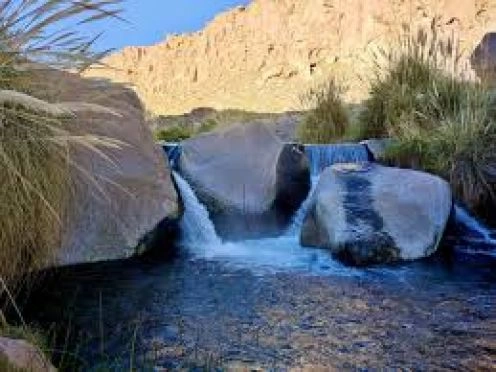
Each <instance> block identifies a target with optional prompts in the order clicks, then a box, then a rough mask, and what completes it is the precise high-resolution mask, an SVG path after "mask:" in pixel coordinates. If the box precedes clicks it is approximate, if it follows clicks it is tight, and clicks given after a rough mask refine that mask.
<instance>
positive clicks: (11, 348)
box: [0, 337, 56, 372]
mask: <svg viewBox="0 0 496 372" xmlns="http://www.w3.org/2000/svg"><path fill="white" fill-rule="evenodd" d="M0 359H3V360H4V361H5V362H7V363H8V366H4V365H3V364H0V367H2V366H4V367H6V368H13V370H15V371H17V370H22V371H32V372H55V371H56V369H55V367H54V366H53V365H52V364H51V363H50V362H49V361H48V360H47V359H46V357H45V356H44V354H43V352H42V351H41V350H39V349H38V348H37V347H35V346H33V345H31V344H29V343H28V342H26V341H24V340H14V339H10V338H5V337H0ZM2 363H3V362H2ZM7 371H8V370H7Z"/></svg>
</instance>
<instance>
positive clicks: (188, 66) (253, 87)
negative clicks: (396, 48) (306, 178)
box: [85, 0, 496, 114]
mask: <svg viewBox="0 0 496 372" xmlns="http://www.w3.org/2000/svg"><path fill="white" fill-rule="evenodd" d="M437 15H441V17H440V18H439V21H440V24H442V25H443V29H442V30H440V32H442V33H445V34H448V35H450V34H451V35H455V37H457V38H459V40H460V45H461V48H463V49H464V50H465V52H464V54H465V56H464V58H465V59H466V60H468V58H467V57H468V54H469V53H470V52H471V51H472V50H473V49H474V48H475V47H476V45H477V43H478V42H479V41H480V40H481V39H482V37H483V36H484V34H485V33H487V32H489V31H496V0H476V1H473V0H461V1H460V0H458V1H457V0H437V1H436V0H371V1H364V0H350V1H343V0H308V1H305V2H301V1H298V0H254V1H252V2H251V3H250V4H249V5H247V6H238V7H236V8H234V9H232V10H229V11H226V12H223V13H220V14H218V15H217V16H216V17H215V18H214V19H213V20H212V21H211V22H209V23H208V24H207V25H206V27H205V28H204V29H202V30H200V31H196V32H192V33H187V34H181V35H172V36H169V37H168V38H167V39H166V40H164V41H163V42H160V43H158V44H155V45H152V46H147V47H126V48H124V49H123V50H121V51H119V52H116V53H114V54H112V55H110V56H108V57H106V58H105V59H104V60H103V62H104V63H105V64H106V65H108V66H109V67H110V68H91V69H90V70H89V71H87V72H86V73H85V75H86V76H90V77H100V78H107V79H110V80H112V81H117V82H123V83H128V84H130V85H132V86H133V87H134V88H135V90H136V91H137V93H138V95H139V96H140V98H141V99H142V100H143V102H144V104H145V106H146V108H147V109H148V110H149V111H150V112H151V113H153V114H182V113H185V112H189V111H191V110H192V109H194V108H197V107H212V108H215V109H228V108H234V109H242V110H249V111H258V112H282V111H289V110H298V109H301V108H302V107H301V103H300V97H301V95H302V94H303V93H304V92H305V91H307V90H308V89H310V88H312V87H314V86H316V85H317V84H319V83H321V82H323V81H324V80H326V79H327V78H329V76H335V77H337V78H338V80H340V81H342V82H343V83H345V84H346V85H347V88H348V92H347V95H346V97H347V99H348V100H349V101H352V102H356V101H359V100H361V99H363V98H364V97H365V96H366V91H367V89H366V84H364V82H363V81H364V80H367V77H369V76H370V70H371V68H372V64H371V63H372V61H371V50H372V49H373V47H378V46H384V45H388V44H389V43H390V42H391V40H392V39H394V38H395V37H396V35H398V34H399V33H400V32H401V31H402V30H403V29H404V28H405V26H408V27H411V28H412V29H415V28H418V27H421V26H423V27H426V28H429V27H430V24H431V22H432V19H433V18H434V17H436V16H437Z"/></svg>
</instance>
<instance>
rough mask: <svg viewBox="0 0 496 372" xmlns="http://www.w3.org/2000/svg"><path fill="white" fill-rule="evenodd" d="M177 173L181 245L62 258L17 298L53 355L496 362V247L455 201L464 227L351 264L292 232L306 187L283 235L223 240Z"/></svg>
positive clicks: (474, 365)
mask: <svg viewBox="0 0 496 372" xmlns="http://www.w3.org/2000/svg"><path fill="white" fill-rule="evenodd" d="M317 150H318V152H319V153H321V152H322V149H321V148H319V149H317ZM349 150H350V149H347V150H346V151H349ZM351 151H352V154H351V155H350V156H352V158H353V160H354V161H361V160H362V156H363V157H364V156H367V154H363V155H360V154H359V152H356V151H355V150H353V149H351ZM324 153H325V151H324ZM313 155H315V154H313ZM325 155H326V156H324V157H323V158H324V160H315V157H314V158H313V159H314V160H312V170H313V175H312V176H313V180H312V184H313V186H315V184H316V182H317V180H318V172H320V170H321V168H322V167H321V165H319V164H316V162H318V161H325V162H326V163H332V162H333V161H336V160H333V159H335V158H333V157H332V156H327V155H329V154H325ZM341 155H342V154H341ZM345 157H346V156H345ZM321 159H322V157H321ZM363 160H365V159H363ZM340 161H342V160H340ZM174 177H175V180H176V184H177V186H178V188H179V190H180V192H181V196H182V198H183V202H184V206H185V213H184V216H183V219H182V221H181V231H182V238H181V241H180V244H179V247H178V248H179V252H180V254H179V256H178V257H176V258H175V259H173V260H172V261H167V262H163V261H156V260H147V259H134V260H131V261H126V262H113V263H103V264H97V265H84V266H79V267H72V268H64V269H59V270H57V271H56V272H50V273H47V277H46V278H45V281H44V285H43V287H42V288H41V289H37V290H34V291H33V293H32V296H31V298H30V300H29V303H26V304H24V313H25V316H26V319H28V320H29V321H30V322H31V323H33V324H38V325H41V326H43V327H44V328H45V329H46V328H49V329H53V330H54V334H55V335H56V337H54V342H53V345H54V346H53V349H54V359H55V360H56V361H57V362H58V364H59V366H60V367H61V369H66V370H77V369H79V370H82V371H97V370H101V369H100V368H102V366H103V367H105V368H106V369H105V370H112V371H114V370H115V371H122V370H129V369H130V368H136V369H137V370H140V371H141V370H143V371H146V370H150V371H157V370H158V371H160V370H168V369H193V370H194V369H206V370H215V369H218V370H221V369H225V368H227V369H229V368H232V369H241V370H243V368H246V369H247V370H252V369H255V370H256V369H257V368H260V369H271V370H287V369H291V368H298V369H303V370H308V371H311V370H316V369H317V370H318V369H319V368H320V370H322V368H324V367H325V369H333V368H334V369H338V370H356V369H371V368H373V369H396V368H397V369H400V368H401V369H416V370H431V369H436V370H448V369H449V370H451V369H457V370H481V369H487V370H490V369H492V368H494V366H496V285H495V284H496V257H495V255H494V251H495V249H496V248H495V246H494V245H493V244H492V243H493V242H492V241H491V239H492V235H491V234H490V233H489V232H487V231H486V228H485V227H484V226H482V225H481V224H480V223H477V224H476V223H475V220H473V219H472V218H471V217H470V216H469V215H468V214H466V213H465V214H462V210H461V209H460V210H457V215H459V216H460V217H459V220H460V221H459V222H460V224H462V225H463V227H464V228H465V229H466V230H471V231H472V232H473V234H468V233H467V236H468V237H471V238H473V239H472V240H470V239H446V242H445V243H444V245H446V246H447V247H444V249H443V250H442V251H446V250H448V248H449V251H450V253H449V254H448V253H445V254H443V253H440V254H437V255H435V256H434V257H431V258H429V259H426V260H421V261H417V262H414V263H403V264H397V265H389V266H387V267H374V268H369V269H357V268H351V267H347V266H344V265H343V264H341V263H339V262H338V261H336V260H335V259H334V258H333V257H332V256H331V255H330V254H329V253H328V252H327V251H326V250H319V249H310V248H304V247H302V246H300V244H299V242H298V235H299V229H300V228H301V223H302V216H304V214H305V210H304V209H305V208H308V204H309V203H308V200H307V201H305V202H304V203H303V204H302V206H301V209H300V211H298V212H297V213H296V214H295V216H294V219H293V222H292V224H291V226H289V227H288V229H287V230H286V231H285V232H282V233H281V236H279V237H276V238H265V239H257V240H245V241H237V242H225V241H222V239H220V238H219V237H218V236H217V234H216V232H215V226H214V225H213V223H212V222H211V221H210V219H209V214H208V211H207V210H206V209H205V207H204V206H203V205H202V204H201V203H200V202H199V201H198V199H197V198H196V196H195V193H194V190H192V188H191V187H190V186H189V184H188V183H187V182H186V181H185V180H184V179H183V178H182V177H181V176H180V175H179V174H178V173H175V174H174ZM313 188H314V187H312V189H313ZM311 193H312V192H310V195H309V197H311ZM477 229H479V234H478V232H477ZM474 239H475V240H474ZM477 239H479V240H477ZM481 240H483V241H481Z"/></svg>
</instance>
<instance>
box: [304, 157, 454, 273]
mask: <svg viewBox="0 0 496 372" xmlns="http://www.w3.org/2000/svg"><path fill="white" fill-rule="evenodd" d="M314 195H315V196H314V200H313V205H312V207H311V208H310V210H309V213H308V215H307V217H306V219H305V221H304V224H303V228H302V232H301V242H302V244H303V245H305V246H314V247H322V248H328V249H330V250H331V251H332V252H333V253H334V254H336V256H337V257H338V258H340V259H341V260H343V261H345V262H347V263H349V264H353V265H359V266H362V265H368V264H380V263H388V262H393V261H398V260H413V259H418V258H422V257H427V256H429V255H431V254H432V253H434V252H435V251H436V249H437V246H438V243H439V241H440V239H441V237H442V236H443V232H444V229H445V227H446V224H447V221H448V218H449V216H450V212H451V209H452V196H451V190H450V187H449V185H448V184H447V183H446V182H445V181H443V180H441V179H440V178H438V177H435V176H432V175H429V174H426V173H421V172H417V171H412V170H404V169H399V168H388V167H383V166H380V165H376V164H365V165H346V164H344V165H343V164H338V165H335V166H333V167H330V168H327V169H326V170H325V171H324V172H323V173H322V175H321V177H320V181H319V184H318V185H317V189H316V191H315V194H314Z"/></svg>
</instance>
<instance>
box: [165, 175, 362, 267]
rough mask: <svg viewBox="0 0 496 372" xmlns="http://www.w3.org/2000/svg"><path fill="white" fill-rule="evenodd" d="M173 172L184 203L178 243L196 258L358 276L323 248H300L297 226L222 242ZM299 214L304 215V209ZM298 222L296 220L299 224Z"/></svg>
mask: <svg viewBox="0 0 496 372" xmlns="http://www.w3.org/2000/svg"><path fill="white" fill-rule="evenodd" d="M173 175H174V179H175V180H176V184H177V187H178V188H179V191H180V193H181V196H182V199H183V204H184V214H183V217H182V219H181V231H182V240H181V245H182V246H183V247H184V248H186V249H187V250H188V251H189V252H190V253H191V254H192V255H193V256H194V257H195V258H200V259H207V260H216V261H221V262H223V263H225V264H228V265H231V266H236V267H240V268H248V269H250V270H251V271H252V272H255V273H257V272H266V271H270V272H273V271H280V270H297V271H305V272H312V273H319V274H330V273H332V274H339V275H347V276H349V275H361V273H360V272H359V271H358V270H355V269H352V268H347V267H345V266H343V265H342V264H340V263H339V262H337V261H335V260H334V259H333V258H332V256H331V255H330V254H329V252H327V251H326V250H319V249H310V248H304V247H302V246H301V245H300V244H299V230H300V229H296V228H295V229H294V231H293V232H292V233H291V234H289V233H287V234H285V235H283V236H280V237H276V238H265V239H254V240H244V241H240V242H223V241H222V239H220V238H219V236H218V235H217V233H216V232H215V227H214V225H213V223H212V221H211V220H210V218H209V215H208V211H207V209H206V208H205V206H204V205H203V204H201V203H200V201H199V200H198V198H197V197H196V195H195V193H194V191H193V190H192V188H191V186H190V185H189V184H188V182H186V181H185V180H184V179H183V178H182V177H181V176H180V175H179V174H177V173H176V172H173ZM314 183H315V184H316V182H314ZM304 204H305V203H304ZM302 208H303V206H302ZM300 209H301V208H300ZM301 214H302V215H303V216H304V214H303V212H302V213H301ZM301 222H303V217H301ZM301 222H298V223H299V225H300V226H301ZM295 224H296V222H295Z"/></svg>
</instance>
